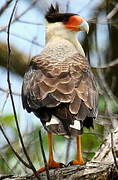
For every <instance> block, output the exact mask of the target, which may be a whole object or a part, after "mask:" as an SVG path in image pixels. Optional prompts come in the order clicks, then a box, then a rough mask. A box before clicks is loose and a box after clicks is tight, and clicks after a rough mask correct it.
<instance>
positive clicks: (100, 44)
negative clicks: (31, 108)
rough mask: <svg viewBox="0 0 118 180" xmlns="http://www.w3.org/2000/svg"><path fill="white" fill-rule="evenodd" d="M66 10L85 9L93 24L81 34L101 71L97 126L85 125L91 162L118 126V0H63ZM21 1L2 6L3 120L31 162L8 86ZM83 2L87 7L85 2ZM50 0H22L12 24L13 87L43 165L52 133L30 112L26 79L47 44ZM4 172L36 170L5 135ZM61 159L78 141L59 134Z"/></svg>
mask: <svg viewBox="0 0 118 180" xmlns="http://www.w3.org/2000/svg"><path fill="white" fill-rule="evenodd" d="M52 2H53V3H54V2H55V1H52ZM57 2H58V3H59V4H60V7H61V10H62V11H69V12H74V13H79V14H80V15H82V16H84V17H85V18H86V19H87V20H88V22H89V25H90V32H89V34H88V35H87V36H86V35H85V34H81V33H80V35H79V36H78V38H79V40H80V41H81V43H82V45H83V47H84V49H85V52H86V55H87V57H88V59H89V61H90V64H91V66H92V70H93V73H94V74H95V77H96V81H97V86H98V90H99V101H98V112H99V113H98V118H97V119H96V121H95V125H94V129H90V130H88V129H84V135H83V136H82V149H83V154H84V159H85V161H90V160H91V159H92V157H93V156H94V154H95V152H96V151H97V149H98V148H99V146H100V145H101V144H102V143H103V140H104V138H105V137H106V135H108V133H109V132H111V130H112V129H114V128H115V127H117V125H118V2H117V0H93V1H92V2H91V0H86V1H84V2H82V1H81V0H73V1H69V0H68V1H64V2H63V1H61V0H57ZM14 3H15V1H12V0H2V2H1V4H0V124H1V125H2V127H3V128H4V131H5V133H6V135H7V137H8V138H9V140H10V142H11V144H12V145H13V147H14V149H15V150H16V151H17V152H18V153H19V155H20V156H21V157H22V158H23V159H24V160H26V157H25V156H24V153H23V150H22V147H21V144H20V142H19V136H18V131H17V128H16V124H15V121H14V115H13V110H12V105H11V101H10V98H9V91H8V85H7V70H6V68H7V57H8V47H7V27H8V21H9V18H10V15H11V12H12V9H13V6H14ZM80 5H81V6H80ZM48 6H49V1H48V0H45V1H43V0H21V1H19V2H18V5H17V9H16V12H15V16H14V19H13V21H12V24H11V31H10V43H11V49H12V54H11V63H10V70H11V76H10V78H11V85H12V90H13V97H14V102H15V106H16V111H17V115H18V120H19V125H20V129H21V132H22V136H23V140H24V144H25V147H26V149H27V152H28V154H29V156H30V158H31V160H32V162H33V164H34V166H35V167H36V169H38V168H39V167H41V166H42V165H43V159H42V154H41V149H40V142H39V135H38V134H39V133H38V132H39V130H41V132H42V138H43V145H44V149H45V153H46V156H48V144H47V134H46V132H45V131H44V130H43V128H42V126H41V124H40V121H39V120H38V119H37V118H36V117H34V115H32V114H28V113H27V112H24V110H23V109H22V104H21V97H20V92H21V86H22V77H23V75H24V72H25V71H26V69H27V64H28V62H29V61H30V58H31V57H32V56H33V55H36V54H38V53H39V52H40V51H41V50H42V48H43V46H44V44H45V42H44V34H45V33H44V18H43V17H44V13H45V11H46V9H47V7H48ZM0 142H1V143H0V174H25V173H29V172H31V171H30V170H29V169H28V168H26V167H25V166H24V165H22V163H21V162H19V160H18V159H17V158H16V156H15V155H14V153H13V152H12V150H11V148H10V147H9V145H8V144H7V142H6V141H5V139H4V136H3V135H2V133H0ZM54 142H55V144H54V150H55V157H56V159H57V160H59V161H62V162H63V163H65V162H69V161H70V160H72V159H74V158H75V154H76V152H75V148H76V147H75V140H73V141H72V142H70V143H69V142H68V140H66V139H65V138H63V137H61V136H60V137H59V136H54Z"/></svg>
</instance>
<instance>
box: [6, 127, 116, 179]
mask: <svg viewBox="0 0 118 180" xmlns="http://www.w3.org/2000/svg"><path fill="white" fill-rule="evenodd" d="M113 143H114V144H113V147H112V143H111V134H109V136H107V138H106V139H105V141H104V143H103V144H102V145H101V146H100V148H99V150H98V152H97V153H96V154H95V156H94V157H93V159H92V160H91V162H87V163H86V164H84V165H77V166H70V167H66V168H61V169H54V170H50V171H49V174H50V180H55V179H57V180H78V179H79V180H88V179H89V180H94V179H95V180H100V179H102V180H108V179H118V169H117V167H116V165H115V163H114V157H113V153H112V151H114V153H115V157H116V154H117V152H118V147H117V144H118V128H117V129H116V130H114V132H113ZM116 162H117V157H116ZM39 177H40V179H41V180H47V175H46V172H43V173H41V174H40V176H39ZM3 178H4V176H3ZM4 179H5V178H4ZM26 179H29V180H36V177H34V176H33V175H26V176H22V177H21V176H12V177H9V180H26Z"/></svg>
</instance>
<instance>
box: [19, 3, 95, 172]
mask: <svg viewBox="0 0 118 180" xmlns="http://www.w3.org/2000/svg"><path fill="white" fill-rule="evenodd" d="M45 19H46V45H45V47H44V49H43V50H42V52H41V53H40V54H39V55H36V56H35V57H33V58H32V60H31V62H30V64H29V68H28V71H27V72H26V73H25V76H24V80H23V86H22V103H23V108H24V109H26V110H27V111H28V112H29V113H30V112H33V113H34V114H35V115H36V116H37V117H38V118H40V120H41V122H42V124H43V126H44V128H45V129H46V131H47V132H48V142H49V161H48V168H49V169H51V168H58V167H62V166H63V164H62V163H59V162H56V161H54V158H53V148H52V134H53V133H54V134H57V135H62V136H65V137H69V138H72V137H76V140H77V158H76V160H73V161H71V163H70V165H74V164H83V163H84V160H83V158H82V153H81V134H82V133H83V127H87V128H90V127H93V120H94V119H95V118H96V114H97V110H96V109H97V108H96V106H97V91H96V85H95V80H94V77H93V74H92V72H91V68H90V65H89V62H88V60H87V58H86V57H85V53H84V50H83V48H82V46H81V44H80V43H79V41H78V39H77V33H78V32H79V31H85V32H87V33H88V31H89V26H88V23H87V22H86V21H85V19H84V18H82V17H81V16H79V15H77V14H73V13H60V12H59V7H58V6H57V5H56V7H54V6H53V5H51V7H50V8H49V10H48V12H47V13H46V15H45ZM44 170H45V168H41V169H39V172H42V171H44Z"/></svg>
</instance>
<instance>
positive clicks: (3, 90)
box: [0, 87, 21, 96]
mask: <svg viewBox="0 0 118 180" xmlns="http://www.w3.org/2000/svg"><path fill="white" fill-rule="evenodd" d="M0 91H2V92H4V93H7V94H8V95H9V90H8V89H4V88H1V87H0ZM12 94H13V95H15V96H21V94H20V93H17V92H12Z"/></svg>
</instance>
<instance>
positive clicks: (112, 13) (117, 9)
mask: <svg viewBox="0 0 118 180" xmlns="http://www.w3.org/2000/svg"><path fill="white" fill-rule="evenodd" d="M117 12H118V3H117V4H116V5H115V7H114V8H113V9H112V11H111V12H110V13H109V14H108V15H107V20H109V19H111V18H112V17H113V16H114V15H115V14H116V13H117Z"/></svg>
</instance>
